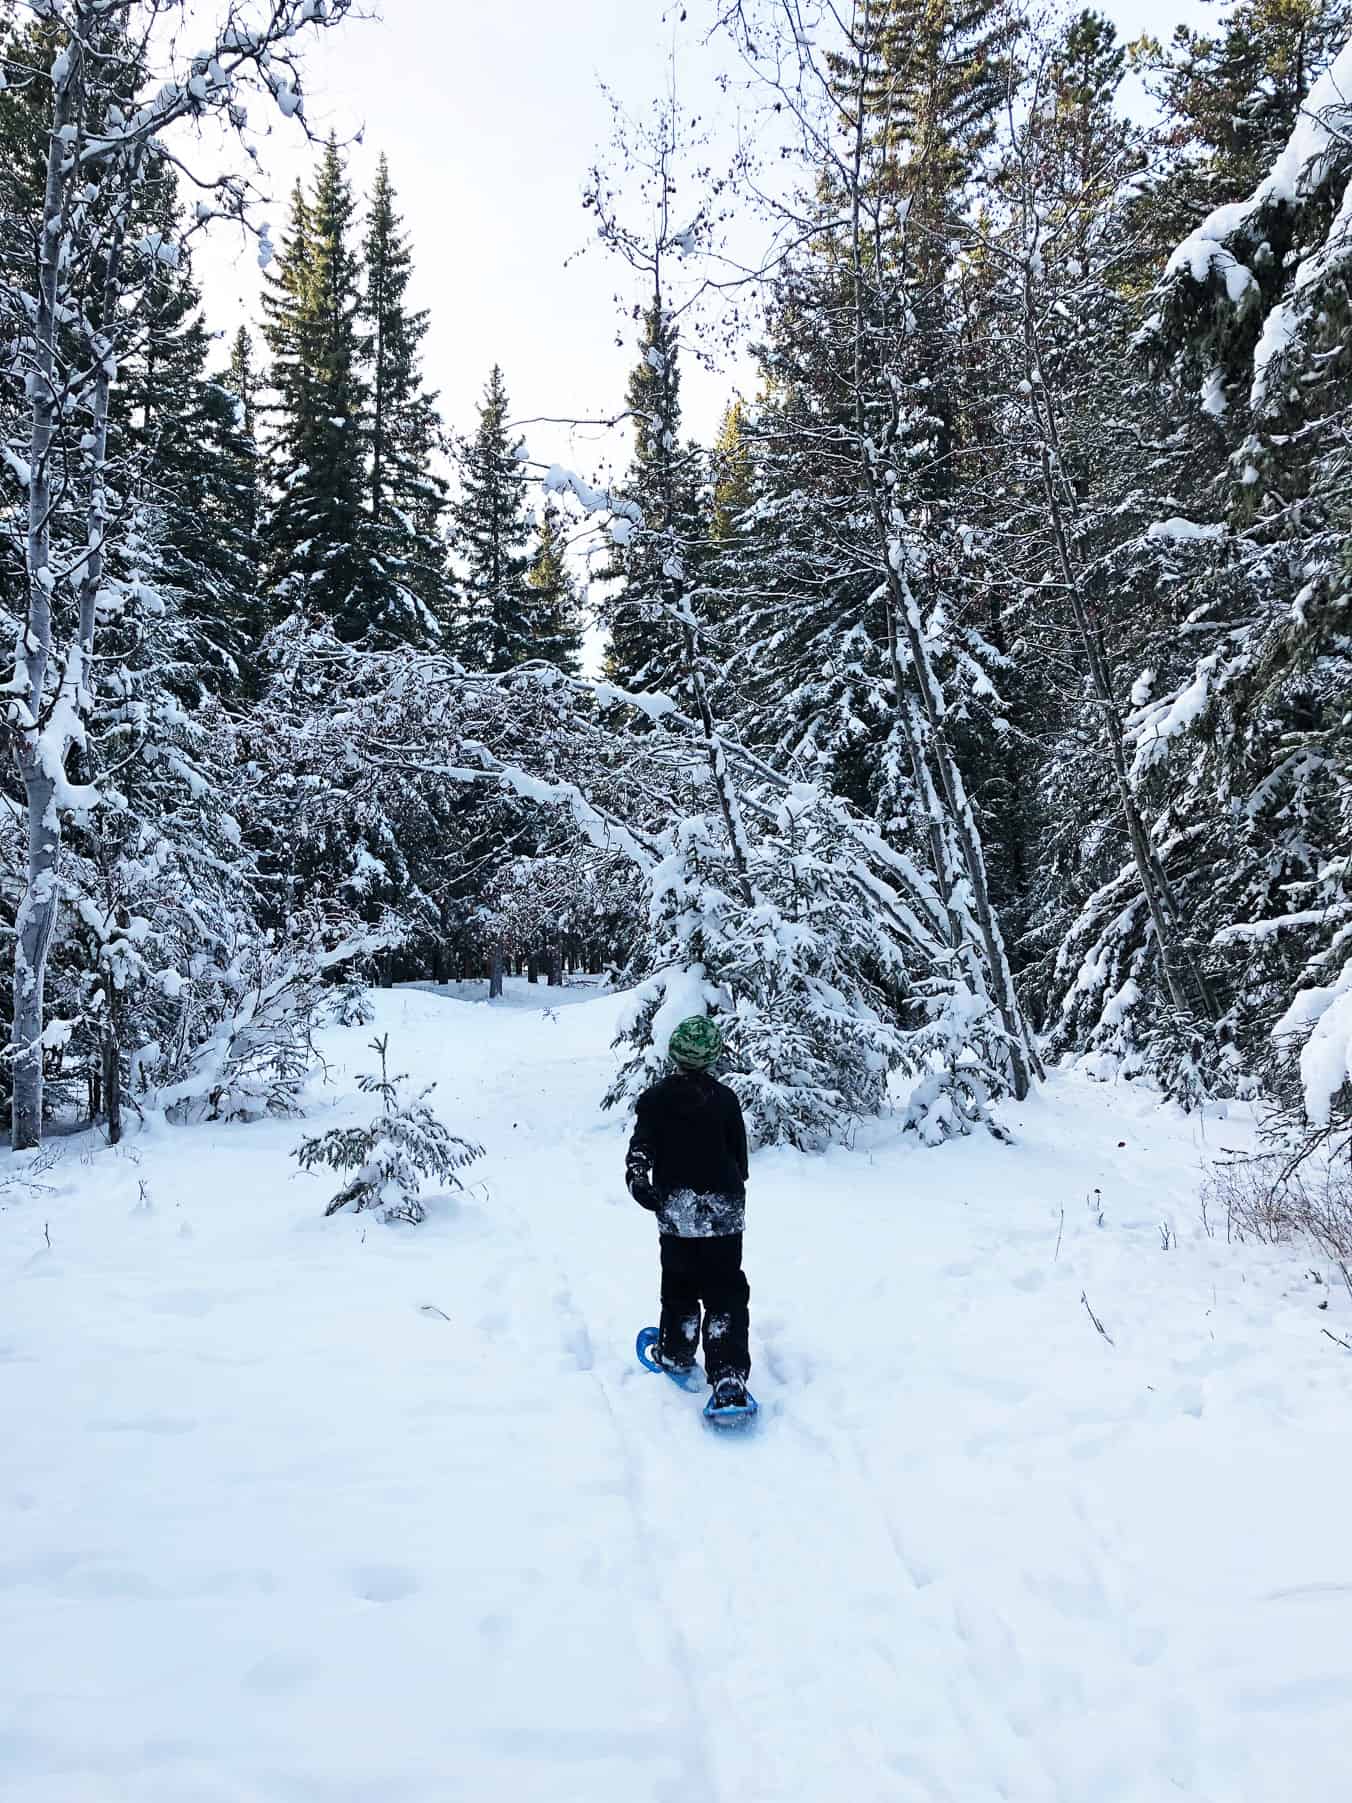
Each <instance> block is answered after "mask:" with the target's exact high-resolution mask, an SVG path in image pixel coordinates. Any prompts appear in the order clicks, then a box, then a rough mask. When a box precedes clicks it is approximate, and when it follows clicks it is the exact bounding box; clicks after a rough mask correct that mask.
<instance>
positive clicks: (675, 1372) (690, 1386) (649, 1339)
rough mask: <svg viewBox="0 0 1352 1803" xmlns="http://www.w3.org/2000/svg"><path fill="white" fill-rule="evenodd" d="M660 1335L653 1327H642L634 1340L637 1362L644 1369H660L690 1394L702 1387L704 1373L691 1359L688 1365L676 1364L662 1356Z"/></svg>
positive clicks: (665, 1375)
mask: <svg viewBox="0 0 1352 1803" xmlns="http://www.w3.org/2000/svg"><path fill="white" fill-rule="evenodd" d="M660 1338H661V1336H660V1334H659V1333H658V1330H657V1329H656V1328H655V1327H644V1328H641V1329H640V1331H639V1336H638V1338H637V1340H635V1342H634V1351H635V1352H636V1353H637V1354H638V1362H639V1364H640V1365H642V1367H643V1369H644V1370H645V1371H660V1372H661V1373H662V1375H663V1376H664V1377H669V1378H670V1379H671V1381H672V1383H674V1384H678V1385H679V1386H680V1388H681V1389H682V1390H689V1391H690V1392H691V1393H692V1394H693V1393H694V1392H696V1391H698V1390H702V1389H703V1388H704V1373H703V1372H702V1371H701V1370H700V1368H699V1366H698V1365H697V1364H696V1363H695V1362H694V1360H693V1359H692V1360H691V1361H690V1363H689V1364H688V1365H678V1364H676V1363H675V1361H674V1360H672V1359H669V1358H667V1357H665V1356H664V1354H663V1352H662V1349H661V1346H660V1345H659V1340H660Z"/></svg>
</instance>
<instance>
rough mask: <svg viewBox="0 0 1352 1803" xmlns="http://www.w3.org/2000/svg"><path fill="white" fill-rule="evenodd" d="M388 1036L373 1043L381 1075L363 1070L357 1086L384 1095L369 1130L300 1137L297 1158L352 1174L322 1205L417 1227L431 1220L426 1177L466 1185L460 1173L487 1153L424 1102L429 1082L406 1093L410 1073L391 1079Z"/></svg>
mask: <svg viewBox="0 0 1352 1803" xmlns="http://www.w3.org/2000/svg"><path fill="white" fill-rule="evenodd" d="M389 1049H390V1040H389V1034H388V1033H386V1034H382V1035H381V1036H380V1037H379V1038H377V1039H373V1040H372V1041H371V1050H372V1051H373V1052H374V1053H375V1054H376V1056H377V1057H378V1058H379V1059H380V1074H379V1076H376V1075H375V1074H374V1073H371V1074H365V1073H364V1074H363V1075H362V1076H360V1077H358V1079H357V1084H358V1087H359V1088H360V1089H361V1091H362V1094H363V1095H368V1096H379V1097H380V1113H379V1114H378V1115H376V1116H375V1118H374V1119H373V1120H372V1121H371V1122H370V1123H369V1124H368V1125H367V1126H365V1127H333V1128H331V1129H330V1130H329V1132H327V1133H321V1134H319V1135H317V1136H316V1137H315V1138H313V1139H307V1140H303V1141H302V1142H301V1144H300V1145H299V1146H297V1147H296V1150H295V1152H294V1153H293V1154H292V1156H293V1157H294V1158H295V1159H296V1160H297V1162H298V1163H299V1165H300V1168H301V1169H302V1170H303V1171H312V1170H314V1169H315V1167H316V1166H317V1165H322V1166H324V1167H325V1168H326V1169H328V1170H331V1171H338V1172H347V1171H350V1172H352V1173H353V1174H352V1176H351V1177H350V1179H349V1180H348V1182H347V1183H345V1184H344V1185H343V1187H342V1189H340V1190H339V1192H338V1194H337V1195H336V1196H335V1197H334V1198H333V1200H332V1201H331V1202H330V1203H329V1205H328V1207H327V1208H326V1209H325V1210H324V1213H325V1214H326V1215H334V1214H337V1213H338V1212H339V1210H340V1209H344V1208H350V1209H351V1210H352V1211H353V1213H354V1214H357V1213H360V1212H361V1210H362V1209H365V1208H371V1209H375V1210H377V1211H378V1212H379V1214H380V1218H381V1219H382V1220H383V1221H407V1222H408V1223H409V1224H410V1225H412V1226H417V1225H418V1224H419V1222H421V1221H423V1220H425V1219H426V1215H427V1211H426V1209H425V1208H424V1206H423V1203H422V1186H423V1180H424V1179H425V1178H431V1180H432V1181H433V1182H434V1183H435V1184H437V1185H438V1186H439V1187H440V1188H441V1189H443V1190H447V1189H460V1188H461V1187H462V1185H461V1182H460V1179H459V1177H458V1176H457V1174H456V1173H457V1172H458V1171H462V1170H464V1168H465V1166H466V1165H469V1164H473V1162H474V1160H475V1159H476V1158H481V1157H482V1156H483V1147H482V1146H475V1145H471V1144H470V1143H469V1141H468V1140H464V1139H458V1138H457V1137H456V1135H455V1134H453V1133H452V1132H451V1131H450V1129H449V1128H448V1127H447V1126H446V1124H445V1123H444V1122H443V1121H439V1120H438V1119H437V1117H436V1116H435V1115H434V1114H433V1112H432V1110H431V1109H430V1108H429V1107H428V1105H427V1098H428V1096H430V1095H431V1093H432V1091H433V1090H434V1089H435V1088H436V1085H435V1084H434V1083H429V1084H428V1085H427V1087H426V1088H425V1089H421V1090H419V1091H418V1093H417V1094H416V1095H413V1096H409V1095H406V1094H405V1092H404V1085H405V1084H406V1083H407V1082H408V1078H407V1076H404V1075H399V1076H391V1075H390V1069H389Z"/></svg>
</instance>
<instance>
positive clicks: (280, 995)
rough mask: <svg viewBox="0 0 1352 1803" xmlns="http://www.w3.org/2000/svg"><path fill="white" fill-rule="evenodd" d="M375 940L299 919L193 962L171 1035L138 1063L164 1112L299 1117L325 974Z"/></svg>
mask: <svg viewBox="0 0 1352 1803" xmlns="http://www.w3.org/2000/svg"><path fill="white" fill-rule="evenodd" d="M384 943H387V941H386V940H385V939H384V938H382V936H381V935H380V934H378V933H376V934H367V935H360V936H355V937H354V936H345V937H337V936H336V935H335V934H334V932H333V931H332V930H331V929H326V927H325V925H324V923H322V922H320V921H318V920H316V919H315V918H313V917H311V916H305V917H302V918H300V919H298V920H297V921H296V922H294V923H293V931H292V933H291V935H289V936H288V938H287V939H285V940H284V941H282V942H281V943H280V944H274V943H270V942H269V941H268V940H267V939H264V938H262V937H257V936H255V937H254V938H252V939H251V940H250V941H248V942H246V943H245V944H243V945H241V946H240V947H239V948H238V950H237V952H236V954H235V956H233V957H232V958H230V959H229V960H228V961H225V960H217V959H211V958H208V957H205V956H202V957H198V958H195V959H193V960H192V961H191V962H190V966H189V973H188V977H187V979H186V980H185V981H184V983H183V986H182V991H181V1007H180V1012H179V1015H178V1020H177V1024H176V1030H175V1035H174V1038H173V1040H172V1041H171V1042H169V1043H168V1044H167V1045H165V1046H156V1047H152V1048H149V1051H148V1052H147V1054H146V1055H145V1057H144V1058H143V1061H142V1075H143V1078H144V1080H145V1081H146V1082H147V1083H148V1084H149V1085H151V1086H152V1087H156V1088H159V1093H158V1095H157V1097H156V1100H157V1101H158V1103H159V1105H160V1106H161V1107H163V1108H164V1110H165V1112H166V1114H167V1115H168V1117H169V1119H170V1120H173V1121H199V1120H215V1121H229V1120H258V1119H261V1118H262V1117H263V1116H265V1115H269V1114H271V1115H295V1114H299V1113H300V1111H301V1097H302V1095H303V1092H304V1090H305V1086H306V1084H307V1083H308V1082H309V1079H310V1076H311V1073H312V1072H313V1070H314V1068H315V1064H316V1062H317V1061H318V1054H317V1053H316V1050H315V1046H314V1032H315V1029H316V1027H317V1026H318V1025H319V1024H320V1022H321V1021H322V1020H323V1018H324V1017H325V1015H326V1014H327V1013H328V1011H329V1006H330V1003H331V1001H332V999H333V996H334V991H333V989H332V988H331V987H330V985H329V982H328V974H329V973H330V972H332V971H337V970H341V969H343V968H345V967H346V966H347V965H348V964H350V963H351V962H352V961H353V960H354V959H357V958H360V957H361V956H362V955H364V954H365V953H367V952H369V951H371V950H373V949H376V948H377V947H379V946H380V945H382V944H384ZM151 1053H153V1054H154V1057H153V1059H152V1057H151V1056H150V1054H151ZM161 1084H163V1085H164V1087H159V1086H160V1085H161Z"/></svg>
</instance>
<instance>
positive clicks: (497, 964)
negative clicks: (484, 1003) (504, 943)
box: [488, 945, 502, 1002]
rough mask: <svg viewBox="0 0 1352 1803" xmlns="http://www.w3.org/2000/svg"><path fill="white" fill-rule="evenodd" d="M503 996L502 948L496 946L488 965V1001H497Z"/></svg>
mask: <svg viewBox="0 0 1352 1803" xmlns="http://www.w3.org/2000/svg"><path fill="white" fill-rule="evenodd" d="M501 994H502V947H501V946H500V945H495V946H494V947H493V951H492V955H491V957H490V959H489V963H488V999H489V1001H490V1002H492V1001H496V1000H497V998H498V997H499V996H500V995H501Z"/></svg>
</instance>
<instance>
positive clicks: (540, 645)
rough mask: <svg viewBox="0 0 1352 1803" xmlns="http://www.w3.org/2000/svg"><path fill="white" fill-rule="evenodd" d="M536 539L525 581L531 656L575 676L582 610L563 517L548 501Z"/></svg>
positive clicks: (579, 664) (578, 665) (578, 664)
mask: <svg viewBox="0 0 1352 1803" xmlns="http://www.w3.org/2000/svg"><path fill="white" fill-rule="evenodd" d="M536 539H537V542H536V547H535V555H534V557H533V558H532V559H531V566H530V573H529V574H528V576H527V578H526V580H527V582H528V583H529V584H530V586H531V590H532V592H533V599H534V606H533V610H532V611H533V620H532V626H533V636H534V640H535V644H536V647H537V649H536V651H535V653H534V655H535V656H536V657H542V658H544V659H546V660H547V661H548V662H549V663H551V664H557V665H558V666H559V668H560V669H561V670H566V671H567V672H568V674H569V675H570V676H576V675H577V674H578V673H579V672H580V670H581V668H582V611H581V604H580V602H579V600H578V593H577V581H576V578H575V577H574V575H573V572H572V571H571V570H570V569H569V567H568V555H567V540H566V538H565V536H564V529H563V518H562V516H561V514H560V513H559V510H558V508H557V507H555V506H554V505H553V503H552V502H548V501H547V502H546V503H545V506H544V511H543V513H542V514H541V517H540V523H539V525H538V527H537V528H536Z"/></svg>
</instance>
